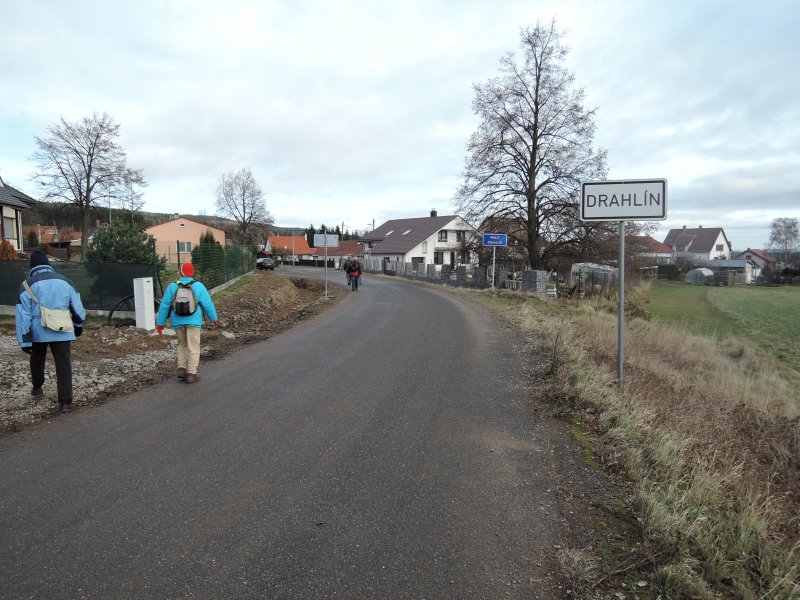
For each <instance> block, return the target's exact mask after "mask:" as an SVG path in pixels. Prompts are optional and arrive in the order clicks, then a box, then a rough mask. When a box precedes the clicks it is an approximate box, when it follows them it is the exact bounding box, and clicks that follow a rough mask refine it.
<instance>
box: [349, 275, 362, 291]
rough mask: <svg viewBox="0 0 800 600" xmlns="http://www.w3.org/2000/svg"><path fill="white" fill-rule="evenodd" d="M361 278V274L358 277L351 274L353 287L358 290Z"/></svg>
mask: <svg viewBox="0 0 800 600" xmlns="http://www.w3.org/2000/svg"><path fill="white" fill-rule="evenodd" d="M360 278H361V276H360V275H359V276H358V277H356V276H355V275H351V276H350V281H351V283H352V286H353V289H354V290H357V289H358V280H359V279H360Z"/></svg>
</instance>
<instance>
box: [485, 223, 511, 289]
mask: <svg viewBox="0 0 800 600" xmlns="http://www.w3.org/2000/svg"><path fill="white" fill-rule="evenodd" d="M483 245H484V246H491V247H492V289H494V275H495V257H496V256H497V247H498V246H508V235H507V234H505V233H484V234H483Z"/></svg>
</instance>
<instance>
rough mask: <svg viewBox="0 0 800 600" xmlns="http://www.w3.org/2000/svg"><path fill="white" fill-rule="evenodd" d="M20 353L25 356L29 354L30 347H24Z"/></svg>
mask: <svg viewBox="0 0 800 600" xmlns="http://www.w3.org/2000/svg"><path fill="white" fill-rule="evenodd" d="M22 351H23V352H24V353H25V354H30V353H31V347H30V346H25V347H24V348H22Z"/></svg>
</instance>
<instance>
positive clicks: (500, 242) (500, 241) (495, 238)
mask: <svg viewBox="0 0 800 600" xmlns="http://www.w3.org/2000/svg"><path fill="white" fill-rule="evenodd" d="M483 245H484V246H508V235H507V234H505V233H484V234H483Z"/></svg>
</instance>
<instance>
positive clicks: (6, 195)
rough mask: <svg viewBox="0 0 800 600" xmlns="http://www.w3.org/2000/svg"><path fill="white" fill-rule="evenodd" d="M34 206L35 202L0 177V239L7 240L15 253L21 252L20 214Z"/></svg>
mask: <svg viewBox="0 0 800 600" xmlns="http://www.w3.org/2000/svg"><path fill="white" fill-rule="evenodd" d="M34 204H36V200H34V199H33V198H31V197H30V196H28V194H26V193H24V192H21V191H19V190H18V189H17V188H14V187H11V186H10V185H7V184H6V183H5V182H4V181H3V178H2V177H0V213H2V217H3V218H2V220H0V239H3V240H8V241H9V242H11V246H12V247H13V248H14V250H16V251H17V252H22V249H23V242H24V237H23V233H22V213H23V212H24V211H26V210H27V209H29V208H30V207H31V206H32V205H34Z"/></svg>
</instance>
